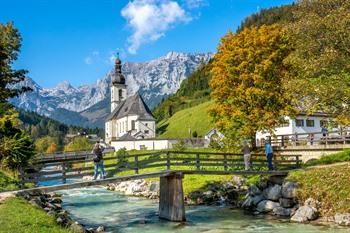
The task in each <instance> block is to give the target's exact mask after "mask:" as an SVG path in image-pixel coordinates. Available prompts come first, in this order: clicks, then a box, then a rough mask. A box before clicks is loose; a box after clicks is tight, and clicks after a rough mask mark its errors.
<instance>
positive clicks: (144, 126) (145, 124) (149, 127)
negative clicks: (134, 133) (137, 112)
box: [137, 120, 156, 138]
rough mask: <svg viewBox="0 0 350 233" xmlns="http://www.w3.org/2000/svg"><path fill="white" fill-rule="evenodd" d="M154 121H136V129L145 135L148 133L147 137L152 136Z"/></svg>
mask: <svg viewBox="0 0 350 233" xmlns="http://www.w3.org/2000/svg"><path fill="white" fill-rule="evenodd" d="M155 127H156V126H155V122H154V121H144V120H143V121H138V122H137V128H138V131H141V132H142V133H144V134H145V135H148V137H149V138H154V137H155V136H156V134H155Z"/></svg>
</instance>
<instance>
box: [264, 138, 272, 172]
mask: <svg viewBox="0 0 350 233" xmlns="http://www.w3.org/2000/svg"><path fill="white" fill-rule="evenodd" d="M265 155H266V159H267V166H268V168H269V170H270V171H271V170H273V164H272V158H273V150H272V146H271V142H270V140H267V141H266V143H265Z"/></svg>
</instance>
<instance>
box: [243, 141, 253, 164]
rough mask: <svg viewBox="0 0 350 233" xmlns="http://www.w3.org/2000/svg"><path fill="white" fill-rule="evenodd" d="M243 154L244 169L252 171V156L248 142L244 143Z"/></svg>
mask: <svg viewBox="0 0 350 233" xmlns="http://www.w3.org/2000/svg"><path fill="white" fill-rule="evenodd" d="M242 153H243V158H244V167H245V170H246V171H249V170H251V167H250V165H251V155H250V148H249V145H248V143H247V142H245V143H244V145H243V147H242Z"/></svg>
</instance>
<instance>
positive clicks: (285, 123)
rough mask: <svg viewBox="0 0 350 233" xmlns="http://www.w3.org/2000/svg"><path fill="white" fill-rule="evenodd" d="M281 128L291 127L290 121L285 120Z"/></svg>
mask: <svg viewBox="0 0 350 233" xmlns="http://www.w3.org/2000/svg"><path fill="white" fill-rule="evenodd" d="M279 127H289V120H283V121H282V122H281V124H280V125H279Z"/></svg>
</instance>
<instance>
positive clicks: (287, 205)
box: [279, 198, 295, 208]
mask: <svg viewBox="0 0 350 233" xmlns="http://www.w3.org/2000/svg"><path fill="white" fill-rule="evenodd" d="M279 202H280V205H281V206H282V207H283V208H290V207H293V206H294V204H295V203H294V200H293V199H289V198H280V199H279Z"/></svg>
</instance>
